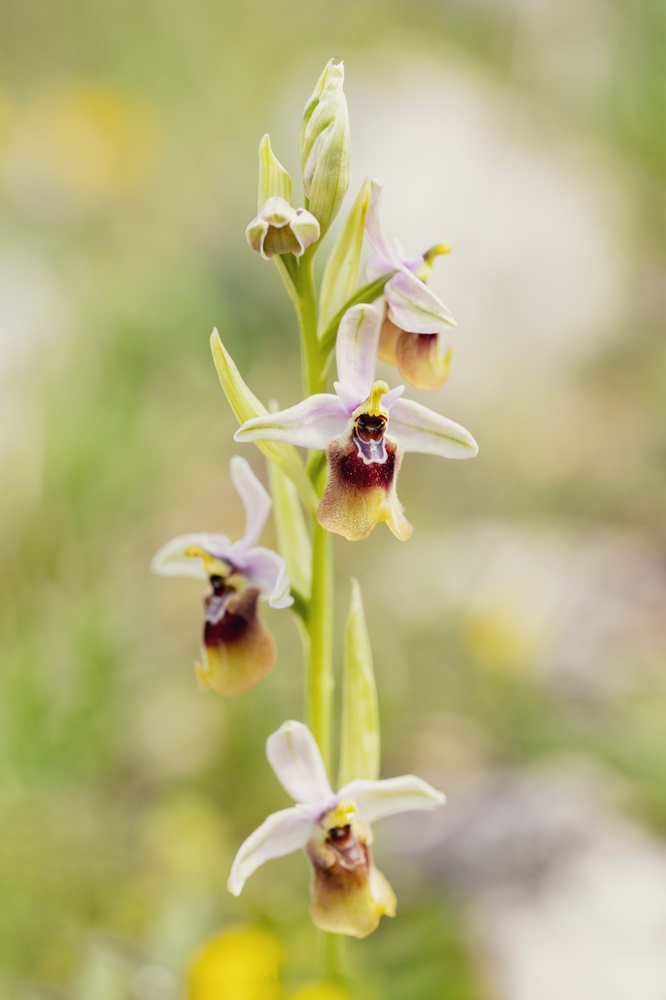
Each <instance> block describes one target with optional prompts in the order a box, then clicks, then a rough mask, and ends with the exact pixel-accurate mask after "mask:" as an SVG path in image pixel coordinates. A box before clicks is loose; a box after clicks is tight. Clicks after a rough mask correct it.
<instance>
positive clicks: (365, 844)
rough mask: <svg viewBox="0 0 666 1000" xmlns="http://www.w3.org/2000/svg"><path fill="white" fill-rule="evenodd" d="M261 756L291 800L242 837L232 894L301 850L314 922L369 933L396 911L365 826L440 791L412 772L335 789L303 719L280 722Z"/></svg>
mask: <svg viewBox="0 0 666 1000" xmlns="http://www.w3.org/2000/svg"><path fill="white" fill-rule="evenodd" d="M266 753H267V756H268V761H269V763H270V765H271V767H272V768H273V770H274V772H275V774H276V777H277V779H278V781H279V782H280V784H281V785H282V787H283V788H284V789H285V791H286V792H287V793H288V794H289V795H291V797H292V798H293V799H295V800H296V805H295V806H292V807H291V808H290V809H282V810H281V811H280V812H276V813H273V814H272V815H271V816H269V817H268V819H266V820H265V821H264V822H263V823H262V824H261V826H260V827H259V828H258V829H257V830H255V831H254V833H252V834H251V835H250V836H249V837H248V838H247V840H246V841H245V843H244V844H243V845H242V846H241V848H240V850H239V852H238V854H237V855H236V858H235V860H234V863H233V865H232V868H231V874H230V876H229V882H228V888H229V891H230V892H232V893H233V894H234V896H238V895H239V894H240V892H241V891H242V889H243V886H244V885H245V882H246V880H247V879H248V878H249V876H250V875H251V874H252V873H253V872H254V871H256V870H257V868H259V867H260V865H263V864H264V862H265V861H269V860H270V859H271V858H281V857H283V856H284V855H285V854H291V853H292V851H297V850H299V849H304V850H305V853H306V854H307V856H308V859H309V861H310V864H311V866H312V907H311V911H310V912H311V915H312V919H313V921H314V923H315V924H316V925H317V927H320V928H321V929H322V930H325V931H329V933H331V934H348V935H351V936H352V937H359V938H363V937H367V935H368V934H371V933H372V931H374V930H375V929H376V927H377V925H378V924H379V919H380V917H381V916H382V915H383V914H386V916H389V917H393V916H395V909H396V899H395V894H394V892H393V889H392V888H391V886H390V885H389V883H388V882H387V881H386V879H385V878H384V876H383V875H382V873H381V872H380V871H378V870H377V868H375V866H374V865H373V863H372V851H371V844H372V830H371V829H370V823H372V822H373V821H374V820H376V819H382V818H383V817H384V816H392V815H394V814H396V813H401V812H410V811H413V810H417V809H435V808H437V806H441V805H443V804H444V801H445V797H444V795H443V794H442V793H441V792H438V791H437V790H436V789H435V788H433V787H432V786H431V785H428V784H427V783H426V782H425V781H422V780H421V779H420V778H415V777H414V776H413V775H411V774H406V775H403V776H402V777H400V778H389V779H388V780H385V781H368V780H365V779H362V778H358V779H356V780H355V781H351V782H350V783H349V784H348V785H345V786H344V787H343V788H341V789H340V791H339V792H337V793H334V792H333V791H332V790H331V786H330V784H329V782H328V778H327V777H326V769H325V767H324V762H323V761H322V759H321V754H320V753H319V748H318V747H317V743H316V741H315V738H314V736H313V735H312V733H311V732H310V730H309V729H308V727H307V726H304V725H303V723H302V722H285V723H284V725H283V726H281V727H280V729H278V731H277V732H276V733H273V735H272V736H269V738H268V741H267V744H266Z"/></svg>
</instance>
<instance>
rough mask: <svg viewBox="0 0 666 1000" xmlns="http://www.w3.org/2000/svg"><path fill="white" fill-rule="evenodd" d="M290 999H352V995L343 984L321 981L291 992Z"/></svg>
mask: <svg viewBox="0 0 666 1000" xmlns="http://www.w3.org/2000/svg"><path fill="white" fill-rule="evenodd" d="M289 1000H350V996H349V993H347V991H346V990H343V989H342V987H341V986H334V985H333V983H324V982H319V983H308V984H307V985H305V986H303V987H301V989H300V990H297V991H296V993H292V994H291V996H290V997H289Z"/></svg>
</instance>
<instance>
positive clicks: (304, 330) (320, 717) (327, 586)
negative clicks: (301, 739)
mask: <svg viewBox="0 0 666 1000" xmlns="http://www.w3.org/2000/svg"><path fill="white" fill-rule="evenodd" d="M312 259H313V254H312V252H308V251H306V253H305V254H304V255H303V257H301V259H300V262H299V267H298V277H297V288H298V302H297V311H298V319H299V327H300V334H301V363H302V366H303V383H304V385H303V388H304V390H305V394H306V395H308V396H311V395H313V394H314V393H317V392H322V391H323V390H324V388H325V385H326V365H327V361H328V359H327V358H326V357H323V356H322V352H321V349H320V346H319V340H318V337H317V293H316V291H315V285H314V273H313V268H312ZM320 459H321V456H318V455H316V454H315V455H311V456H310V462H309V463H308V471H309V473H310V476H311V479H312V481H313V484H314V486H315V489H317V485H318V482H317V481H318V480H321V479H322V478H323V475H324V472H325V463H322V462H321V460H320ZM332 542H333V540H332V537H331V535H330V533H329V532H328V531H326V530H325V529H324V528H322V527H321V525H320V524H319V522H318V521H317V518H316V516H315V517H313V519H312V590H311V597H310V604H309V608H308V614H307V619H306V620H305V625H306V628H307V638H308V639H309V642H307V641H305V642H304V643H303V646H304V649H305V650H306V658H307V660H308V663H307V672H306V712H307V721H308V725H309V726H310V730H311V732H312V734H313V736H314V738H315V739H316V741H317V744H318V746H319V749H320V751H321V755H322V758H323V760H324V764H325V765H326V770H327V771H328V773H329V775H331V768H332V759H331V734H332V729H333V688H334V684H335V681H334V677H333V544H332ZM308 654H309V656H308ZM343 950H344V941H342V940H340V938H339V937H338V936H337V935H332V934H327V935H326V974H327V977H328V978H329V980H330V981H331V982H339V981H340V977H341V975H342V967H343V964H344V958H343Z"/></svg>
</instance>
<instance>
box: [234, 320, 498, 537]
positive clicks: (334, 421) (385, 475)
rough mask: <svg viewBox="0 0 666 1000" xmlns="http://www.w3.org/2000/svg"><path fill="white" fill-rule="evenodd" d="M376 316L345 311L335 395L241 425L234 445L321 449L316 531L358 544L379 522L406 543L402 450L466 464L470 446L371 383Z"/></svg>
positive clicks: (440, 420)
mask: <svg viewBox="0 0 666 1000" xmlns="http://www.w3.org/2000/svg"><path fill="white" fill-rule="evenodd" d="M381 323H382V317H381V313H379V312H378V310H377V309H375V307H374V306H371V305H358V306H353V307H352V308H351V309H348V310H347V312H346V313H345V315H344V317H343V319H342V322H341V323H340V329H339V332H338V339H337V343H336V357H337V363H338V379H339V381H338V382H336V383H335V386H334V388H335V394H333V393H318V394H316V395H314V396H309V397H308V398H307V399H305V400H303V402H301V403H297V404H296V406H291V407H289V409H287V410H281V411H280V412H279V413H271V414H268V415H266V416H262V417H255V418H254V419H252V420H248V421H246V422H245V423H244V424H243V425H242V427H240V428H239V430H238V431H236V435H235V437H236V441H287V442H290V443H291V444H295V445H302V446H303V447H305V448H314V449H319V448H325V449H326V450H327V455H328V466H329V473H328V479H327V483H326V489H325V491H324V495H323V497H322V498H321V501H320V503H319V507H318V509H317V517H318V519H319V523H320V524H321V525H322V527H324V528H327V529H328V530H329V531H334V532H336V533H337V534H339V535H343V536H344V537H345V538H347V539H349V540H350V541H358V540H359V539H361V538H366V537H367V535H369V534H370V532H371V531H372V529H373V528H374V526H375V524H377V523H379V521H386V522H387V524H388V526H389V528H390V529H391V531H392V532H393V534H394V535H395V536H396V537H397V538H400V539H402V540H404V539H407V538H409V536H410V535H411V533H412V525H411V524H410V523H409V521H408V520H407V519H406V517H405V516H404V514H403V507H402V504H401V503H400V501H399V500H398V496H397V493H396V478H397V474H398V470H399V468H400V463H401V461H402V454H403V452H405V451H417V452H423V453H425V454H427V455H439V456H440V457H442V458H472V457H473V456H474V455H476V453H477V450H478V449H477V445H476V442H475V440H474V438H473V437H472V435H471V434H470V433H469V431H466V430H465V428H464V427H461V426H460V425H459V424H456V423H454V422H453V421H452V420H448V419H447V418H446V417H443V416H441V415H440V414H439V413H435V412H434V411H433V410H429V409H427V407H425V406H421V404H420V403H415V402H412V401H411V400H406V399H400V396H402V393H403V391H404V388H405V387H404V386H403V385H400V386H398V387H397V388H395V389H391V390H389V387H388V385H387V384H386V382H382V381H376V380H375V368H376V365H377V345H378V342H379V332H380V327H381Z"/></svg>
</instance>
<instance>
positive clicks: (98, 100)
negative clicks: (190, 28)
mask: <svg viewBox="0 0 666 1000" xmlns="http://www.w3.org/2000/svg"><path fill="white" fill-rule="evenodd" d="M159 146H160V141H159V129H158V126H157V122H156V120H155V116H154V114H153V112H152V110H151V109H150V108H149V107H148V106H147V105H145V104H144V103H143V102H142V101H141V100H139V99H138V98H137V97H135V96H133V95H131V94H129V93H121V92H119V91H116V90H114V89H112V88H111V87H106V86H101V85H97V84H89V83H79V84H71V85H68V86H62V87H59V88H56V89H54V90H49V91H48V92H46V93H44V94H42V95H40V96H39V97H37V98H36V99H35V100H34V102H33V103H32V104H31V106H30V107H29V108H28V109H27V110H26V111H25V113H24V114H23V115H22V116H21V121H20V123H19V127H18V128H17V129H16V130H15V135H14V147H15V148H14V149H13V156H14V158H15V159H16V160H17V164H18V165H20V167H21V170H22V173H23V174H25V175H26V176H27V177H29V178H30V179H31V180H32V181H33V182H34V181H41V182H42V183H46V184H48V185H50V186H53V187H55V188H59V189H61V190H63V191H64V192H67V193H71V194H72V195H73V196H76V197H79V198H80V197H83V198H89V199H105V198H108V197H110V196H115V195H119V194H124V193H125V192H128V191H131V190H132V189H134V188H135V187H137V186H138V185H139V184H140V183H142V182H143V181H144V180H146V179H147V177H148V176H149V175H150V173H151V172H152V170H153V167H154V165H155V161H156V158H157V152H158V148H159Z"/></svg>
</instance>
